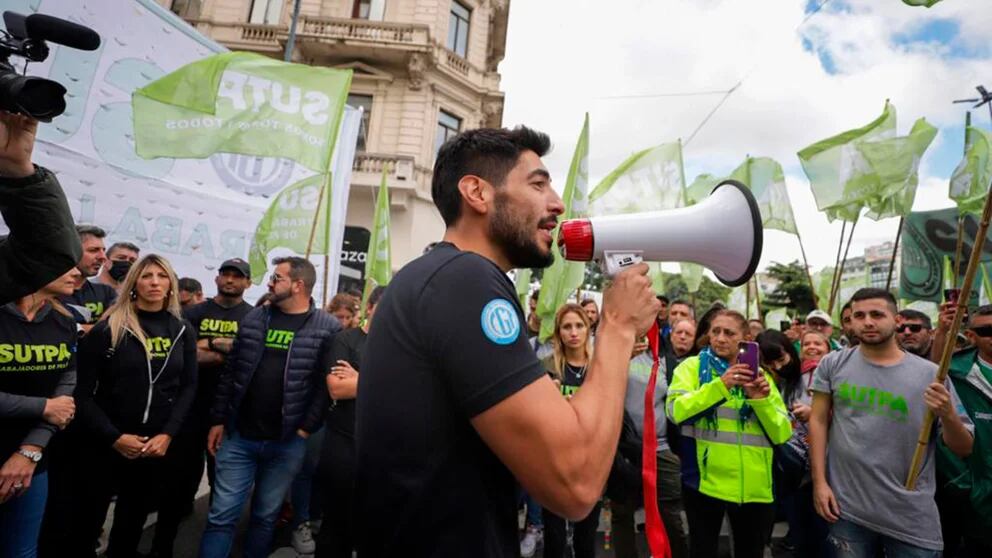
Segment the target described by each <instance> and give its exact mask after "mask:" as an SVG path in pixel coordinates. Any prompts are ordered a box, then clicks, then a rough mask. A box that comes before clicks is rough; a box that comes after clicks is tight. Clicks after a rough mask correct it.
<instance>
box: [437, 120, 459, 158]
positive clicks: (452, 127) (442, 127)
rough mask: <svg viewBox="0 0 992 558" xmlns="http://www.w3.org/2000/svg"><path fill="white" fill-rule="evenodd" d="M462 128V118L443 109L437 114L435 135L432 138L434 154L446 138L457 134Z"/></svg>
mask: <svg viewBox="0 0 992 558" xmlns="http://www.w3.org/2000/svg"><path fill="white" fill-rule="evenodd" d="M461 129H462V119H461V118H458V117H457V116H454V115H452V114H450V113H447V112H444V111H443V110H442V111H441V112H440V113H439V114H438V116H437V136H436V137H435V138H434V155H435V156H436V155H437V152H438V151H439V150H440V149H441V146H442V145H444V142H446V141H448V138H451V137H454V136H456V135H458V132H460V131H461Z"/></svg>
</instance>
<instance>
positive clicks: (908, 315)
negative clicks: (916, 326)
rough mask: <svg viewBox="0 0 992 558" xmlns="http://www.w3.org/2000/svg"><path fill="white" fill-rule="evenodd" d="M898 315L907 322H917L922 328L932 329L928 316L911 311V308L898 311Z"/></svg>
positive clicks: (917, 311)
mask: <svg viewBox="0 0 992 558" xmlns="http://www.w3.org/2000/svg"><path fill="white" fill-rule="evenodd" d="M899 315H900V316H902V317H903V318H905V319H907V320H919V321H921V322H923V327H925V328H927V329H933V322H931V321H930V316H927V315H926V314H924V313H923V312H920V311H919V310H913V309H912V308H906V309H905V310H900V311H899Z"/></svg>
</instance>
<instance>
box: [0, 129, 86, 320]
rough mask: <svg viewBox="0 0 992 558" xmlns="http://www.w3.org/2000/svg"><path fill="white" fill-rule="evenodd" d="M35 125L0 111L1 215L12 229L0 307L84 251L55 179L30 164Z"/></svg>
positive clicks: (4, 249) (1, 245) (3, 257)
mask: <svg viewBox="0 0 992 558" xmlns="http://www.w3.org/2000/svg"><path fill="white" fill-rule="evenodd" d="M37 131H38V122H37V121H35V120H32V119H31V118H28V117H26V116H21V115H16V114H10V113H6V112H0V215H2V216H3V220H4V222H6V224H7V227H8V228H9V229H10V234H9V235H8V236H7V238H6V239H5V240H0V304H6V303H8V302H10V301H12V300H16V299H18V298H20V297H22V296H24V295H26V294H30V293H33V292H35V291H37V290H38V289H40V288H41V287H43V286H45V285H47V284H49V283H51V282H52V281H54V280H55V279H57V278H59V277H60V276H62V275H63V274H64V273H65V272H66V271H69V269H71V268H73V267H75V265H76V263H77V262H78V261H79V259H80V257H82V253H83V251H82V248H81V247H80V244H79V237H78V236H77V235H76V228H75V226H74V225H73V222H72V214H71V213H70V212H69V204H68V202H66V199H65V194H64V193H63V192H62V188H61V187H60V186H59V182H58V180H57V179H56V178H55V175H54V174H52V173H51V172H49V171H48V170H46V169H43V168H41V167H36V166H34V165H33V164H32V163H31V152H32V151H33V149H34V142H35V134H36V133H37Z"/></svg>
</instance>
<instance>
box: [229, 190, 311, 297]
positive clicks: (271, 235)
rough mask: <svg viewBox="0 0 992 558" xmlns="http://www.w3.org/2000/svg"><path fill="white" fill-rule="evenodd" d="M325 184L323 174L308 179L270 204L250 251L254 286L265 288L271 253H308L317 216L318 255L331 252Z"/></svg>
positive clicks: (280, 193)
mask: <svg viewBox="0 0 992 558" xmlns="http://www.w3.org/2000/svg"><path fill="white" fill-rule="evenodd" d="M323 180H324V175H322V174H315V175H313V176H311V177H309V178H304V179H303V180H300V181H299V182H296V183H294V184H291V185H289V186H287V187H285V188H283V189H282V190H281V191H280V192H279V194H278V195H276V197H275V198H274V199H273V200H272V203H270V204H269V208H268V209H266V210H265V215H263V216H262V219H261V220H260V221H259V222H258V226H257V227H256V228H255V236H254V237H253V239H252V242H251V249H250V250H249V251H248V261H249V263H250V264H251V281H252V283H255V284H256V285H262V284H264V279H265V270H266V263H267V262H266V258H267V257H268V254H269V251H271V250H273V249H275V248H287V249H289V250H292V251H293V252H295V253H297V254H305V253H306V250H307V243H308V242H309V241H310V231H311V229H312V227H313V226H314V223H313V218H314V215H317V216H318V218H319V219H318V222H317V225H316V227H317V228H316V231H315V234H314V239H313V246H314V248H315V250H314V252H318V253H319V252H326V251H327V237H326V234H325V229H326V227H324V223H325V221H326V219H327V215H328V211H327V210H326V209H327V204H328V203H329V202H330V200H329V198H330V195H329V194H327V193H325V195H323V196H321V195H320V189H321V187H322V184H323ZM318 200H319V201H318ZM318 203H319V204H320V208H319V210H318V208H317V204H318Z"/></svg>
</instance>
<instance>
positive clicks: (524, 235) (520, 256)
mask: <svg viewBox="0 0 992 558" xmlns="http://www.w3.org/2000/svg"><path fill="white" fill-rule="evenodd" d="M495 207H496V211H495V212H494V213H493V220H492V222H491V223H490V225H489V234H490V235H492V237H493V240H495V241H496V244H498V245H499V247H500V248H502V249H503V254H504V255H506V257H507V259H508V260H510V265H512V266H513V267H514V268H517V269H526V268H530V269H536V268H544V267H548V266H549V265H551V264H552V263H554V261H555V256H554V252H552V251H551V250H548V252H547V253H542V252H541V249H540V247H538V245H537V242H536V241H535V240H534V231H535V230H536V227H535V228H533V229H528V228H527V223H526V222H525V220H524V219H514V216H513V214H511V212H510V210H509V208H508V207H507V203H506V196H505V195H504V194H496V200H495Z"/></svg>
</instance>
